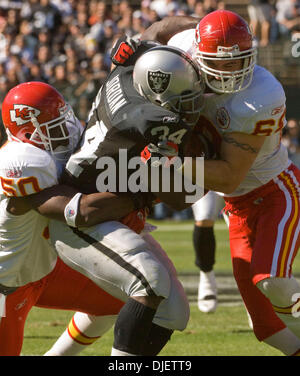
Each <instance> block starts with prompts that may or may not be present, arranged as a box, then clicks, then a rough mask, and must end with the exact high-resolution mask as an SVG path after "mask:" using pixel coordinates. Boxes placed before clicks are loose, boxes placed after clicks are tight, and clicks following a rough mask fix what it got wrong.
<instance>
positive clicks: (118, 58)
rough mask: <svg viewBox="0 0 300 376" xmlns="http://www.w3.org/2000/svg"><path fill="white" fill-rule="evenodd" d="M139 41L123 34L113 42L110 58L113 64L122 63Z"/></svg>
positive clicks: (135, 48) (134, 49)
mask: <svg viewBox="0 0 300 376" xmlns="http://www.w3.org/2000/svg"><path fill="white" fill-rule="evenodd" d="M139 44H140V41H136V40H134V39H132V38H130V37H129V36H128V35H123V36H122V37H121V38H119V39H118V40H117V41H116V43H115V44H114V46H113V48H112V50H111V53H110V58H111V61H112V62H113V63H114V64H115V65H124V64H125V63H126V61H127V60H128V59H129V58H130V56H131V55H133V54H134V53H135V51H136V50H137V48H138V46H139Z"/></svg>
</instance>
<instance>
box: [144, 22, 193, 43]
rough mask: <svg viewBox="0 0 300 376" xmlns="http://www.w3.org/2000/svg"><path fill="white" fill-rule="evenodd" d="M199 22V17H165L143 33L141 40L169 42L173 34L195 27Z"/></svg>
mask: <svg viewBox="0 0 300 376" xmlns="http://www.w3.org/2000/svg"><path fill="white" fill-rule="evenodd" d="M198 22H199V18H195V17H189V16H173V17H165V18H164V19H162V20H161V21H157V22H155V23H154V24H152V25H151V26H150V27H148V29H146V30H145V31H144V32H143V33H142V35H141V40H156V41H158V42H160V43H162V44H167V42H168V40H169V39H170V38H172V36H173V35H175V34H177V33H179V32H181V31H184V30H187V29H193V28H195V27H196V26H197V24H198Z"/></svg>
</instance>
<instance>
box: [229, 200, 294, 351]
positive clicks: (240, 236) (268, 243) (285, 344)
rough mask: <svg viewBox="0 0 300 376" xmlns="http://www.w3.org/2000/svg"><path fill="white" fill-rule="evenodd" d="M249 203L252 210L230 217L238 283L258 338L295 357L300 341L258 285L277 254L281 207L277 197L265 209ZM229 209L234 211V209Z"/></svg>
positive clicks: (260, 203) (245, 209)
mask: <svg viewBox="0 0 300 376" xmlns="http://www.w3.org/2000/svg"><path fill="white" fill-rule="evenodd" d="M268 199H270V194H269V195H268ZM244 201H245V200H244ZM248 201H249V205H248V207H246V208H244V209H243V210H239V212H238V215H235V214H234V213H233V212H231V214H230V216H229V218H230V227H229V228H230V248H231V254H232V262H233V270H234V275H235V279H236V281H237V284H238V287H239V290H240V292H241V295H242V297H243V300H244V302H245V305H246V307H247V310H248V312H249V314H250V316H251V319H252V322H253V330H254V333H255V335H256V337H257V338H258V339H259V340H260V341H264V342H266V343H268V344H269V345H271V346H273V347H275V348H277V349H279V350H281V351H282V352H283V353H284V354H286V355H292V354H293V353H295V352H297V351H298V350H299V348H300V339H299V338H298V337H297V336H295V334H294V333H293V332H292V331H291V330H289V329H288V328H287V327H286V325H285V324H284V323H283V321H282V320H281V319H280V318H279V317H278V316H277V315H276V313H275V312H274V309H273V306H272V304H271V302H270V300H269V299H268V298H267V297H266V296H265V294H263V293H262V292H261V291H260V290H259V289H258V288H257V286H256V285H255V284H256V283H257V280H258V279H259V277H258V276H260V277H262V275H264V277H266V276H268V273H269V272H270V265H271V264H272V258H273V253H274V247H272V245H273V244H272V243H273V242H274V239H275V238H276V236H275V235H274V234H275V233H276V231H274V230H275V228H276V226H275V225H274V221H276V218H278V215H279V217H280V205H279V202H278V199H277V198H276V194H275V196H274V197H273V196H272V199H271V200H270V201H269V202H271V204H270V205H266V206H265V205H264V200H252V199H251V200H248ZM267 202H268V201H267V200H266V203H267ZM226 208H227V209H229V211H230V206H228V205H227V206H226ZM278 213H279V214H278ZM275 242H276V241H275Z"/></svg>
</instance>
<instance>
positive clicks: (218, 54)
mask: <svg viewBox="0 0 300 376" xmlns="http://www.w3.org/2000/svg"><path fill="white" fill-rule="evenodd" d="M252 41H253V37H252V34H251V31H250V29H249V26H248V24H247V23H246V21H245V20H244V19H243V18H242V17H240V16H239V15H238V14H236V13H234V12H230V11H228V10H217V11H214V12H211V13H209V14H208V15H206V16H205V17H203V18H202V20H201V21H200V22H199V24H198V25H197V27H196V53H195V56H194V57H195V58H196V60H197V61H198V62H199V64H200V67H201V71H202V73H203V76H204V78H205V81H206V84H207V85H208V87H210V88H211V89H212V90H213V91H214V92H217V93H235V92H239V91H241V90H243V89H246V88H247V87H248V86H249V85H250V83H251V81H252V76H253V70H254V66H255V63H256V53H257V51H256V48H255V47H253V43H252ZM237 59H243V60H242V68H241V69H239V70H235V71H222V70H218V69H216V68H213V67H211V66H209V65H210V64H209V62H210V61H212V60H213V61H220V60H222V61H224V60H226V61H227V60H229V61H230V60H237Z"/></svg>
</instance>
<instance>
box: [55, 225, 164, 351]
mask: <svg viewBox="0 0 300 376" xmlns="http://www.w3.org/2000/svg"><path fill="white" fill-rule="evenodd" d="M51 227H52V230H53V231H51ZM51 232H52V234H53V240H54V242H55V244H56V249H57V251H58V253H59V254H60V256H61V257H62V259H63V260H64V261H65V262H66V263H67V264H68V265H70V266H71V267H72V268H75V269H77V270H78V271H80V272H81V273H83V274H85V275H86V276H88V278H90V279H92V280H93V281H94V282H95V283H96V284H97V285H98V286H100V287H102V288H104V289H105V290H106V291H108V292H109V293H110V294H113V295H114V296H116V297H118V298H120V299H122V300H123V301H126V304H125V305H124V307H123V308H122V309H121V311H120V313H119V315H118V319H117V321H116V325H115V341H114V350H113V354H114V355H117V354H118V355H124V354H128V353H130V354H134V355H136V352H140V351H141V349H143V343H144V342H145V339H146V338H147V336H148V333H149V331H150V328H151V325H152V320H153V317H154V315H155V312H156V308H157V307H158V305H159V303H160V300H161V298H168V296H169V293H170V277H169V274H168V271H167V270H166V268H165V267H164V266H163V265H162V264H161V263H160V262H159V261H158V260H157V259H156V258H155V256H154V255H153V254H152V253H151V251H150V252H149V247H148V246H147V244H146V242H145V241H144V240H143V239H142V238H141V237H140V236H138V235H137V234H136V233H134V232H133V231H131V230H129V229H128V227H126V226H124V225H122V224H120V223H118V222H109V223H108V222H107V223H104V224H102V225H99V226H95V227H94V228H90V229H86V230H85V231H84V232H82V231H78V230H74V231H72V230H71V229H70V228H68V227H67V226H66V227H65V228H64V229H63V230H62V227H61V225H60V224H59V225H57V226H56V225H55V223H54V222H53V223H52V226H50V234H51ZM60 235H61V236H60ZM61 239H63V240H61ZM128 297H129V299H128ZM115 350H116V351H115ZM118 352H119V353H118Z"/></svg>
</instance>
